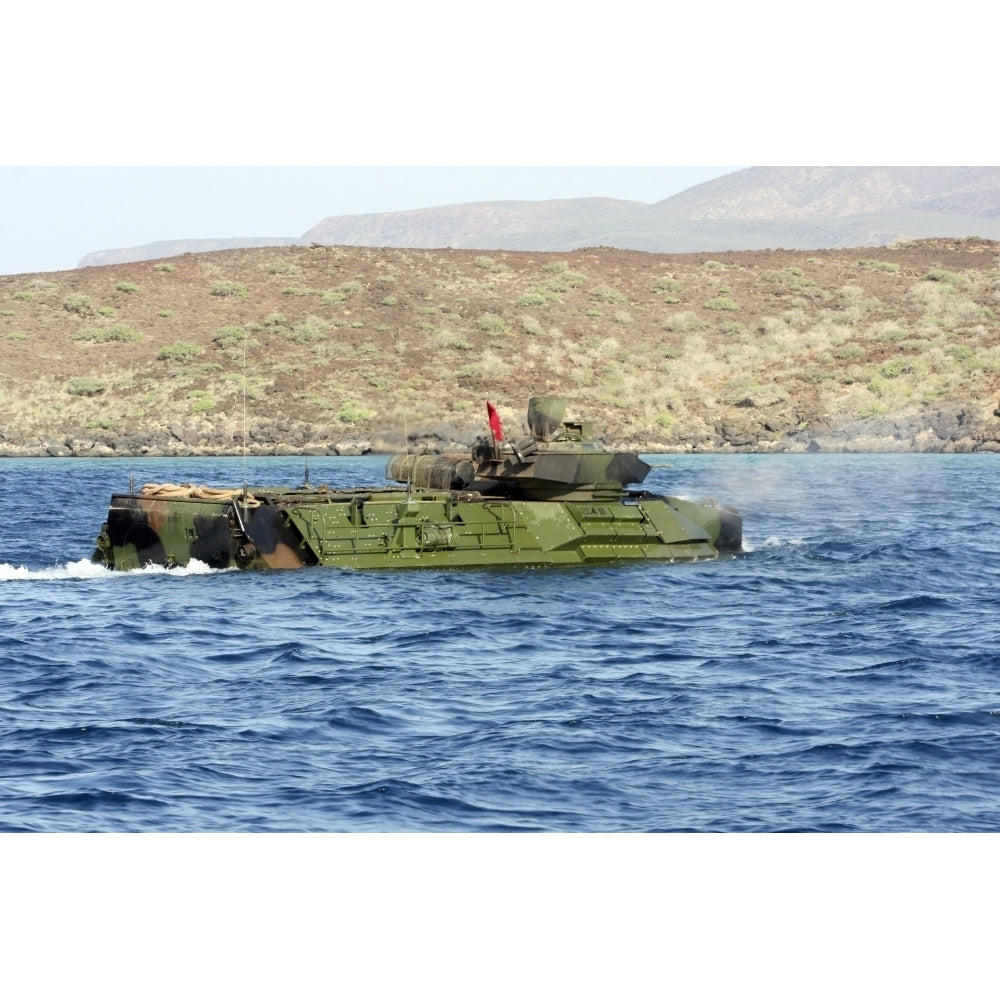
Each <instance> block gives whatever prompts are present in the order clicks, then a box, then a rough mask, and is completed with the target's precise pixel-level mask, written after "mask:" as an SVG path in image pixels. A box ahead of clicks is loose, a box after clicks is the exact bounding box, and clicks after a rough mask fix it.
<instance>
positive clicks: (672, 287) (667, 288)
mask: <svg viewBox="0 0 1000 1000" xmlns="http://www.w3.org/2000/svg"><path fill="white" fill-rule="evenodd" d="M653 291H654V292H656V294H657V295H662V294H663V293H664V292H670V293H671V294H672V295H677V294H678V293H679V292H682V291H684V285H683V284H682V283H681V282H679V281H678V280H677V279H676V278H675V277H674V276H673V275H672V274H665V275H664V276H663V277H662V278H660V279H659V280H658V281H657V282H656V283H655V284H654V285H653Z"/></svg>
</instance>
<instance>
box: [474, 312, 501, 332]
mask: <svg viewBox="0 0 1000 1000" xmlns="http://www.w3.org/2000/svg"><path fill="white" fill-rule="evenodd" d="M476 326H478V327H479V329H480V330H482V331H484V332H485V333H506V332H507V323H506V321H505V320H504V318H503V317H502V316H497V315H496V313H483V314H482V316H480V317H479V319H477V320H476Z"/></svg>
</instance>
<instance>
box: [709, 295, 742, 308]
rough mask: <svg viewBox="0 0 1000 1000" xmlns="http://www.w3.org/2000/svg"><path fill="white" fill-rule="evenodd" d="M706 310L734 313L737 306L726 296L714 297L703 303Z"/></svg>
mask: <svg viewBox="0 0 1000 1000" xmlns="http://www.w3.org/2000/svg"><path fill="white" fill-rule="evenodd" d="M704 306H705V308H706V309H713V310H715V311H716V312H736V310H737V309H739V306H738V305H737V304H736V303H735V302H734V301H733V300H732V299H731V298H730V297H729V296H728V295H716V296H715V298H711V299H709V300H708V301H707V302H705V303H704Z"/></svg>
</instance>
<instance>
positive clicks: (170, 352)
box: [156, 340, 203, 361]
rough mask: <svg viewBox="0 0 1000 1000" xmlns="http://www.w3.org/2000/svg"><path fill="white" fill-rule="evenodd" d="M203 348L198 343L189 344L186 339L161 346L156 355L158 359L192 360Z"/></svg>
mask: <svg viewBox="0 0 1000 1000" xmlns="http://www.w3.org/2000/svg"><path fill="white" fill-rule="evenodd" d="M202 350H203V349H202V348H201V347H199V346H198V345H197V344H189V343H187V342H186V341H183V340H178V341H176V342H175V343H173V344H167V345H166V346H165V347H161V348H160V350H159V352H158V353H157V355H156V360H157V361H191V360H192V359H193V358H196V357H198V355H199V354H201V353H202Z"/></svg>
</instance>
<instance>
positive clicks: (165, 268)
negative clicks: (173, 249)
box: [153, 261, 177, 274]
mask: <svg viewBox="0 0 1000 1000" xmlns="http://www.w3.org/2000/svg"><path fill="white" fill-rule="evenodd" d="M153 270H154V271H160V272H161V273H164V274H170V273H172V272H173V271H176V270H177V268H176V267H175V266H174V265H173V264H171V263H170V261H164V262H163V263H162V264H154V265H153Z"/></svg>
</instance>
